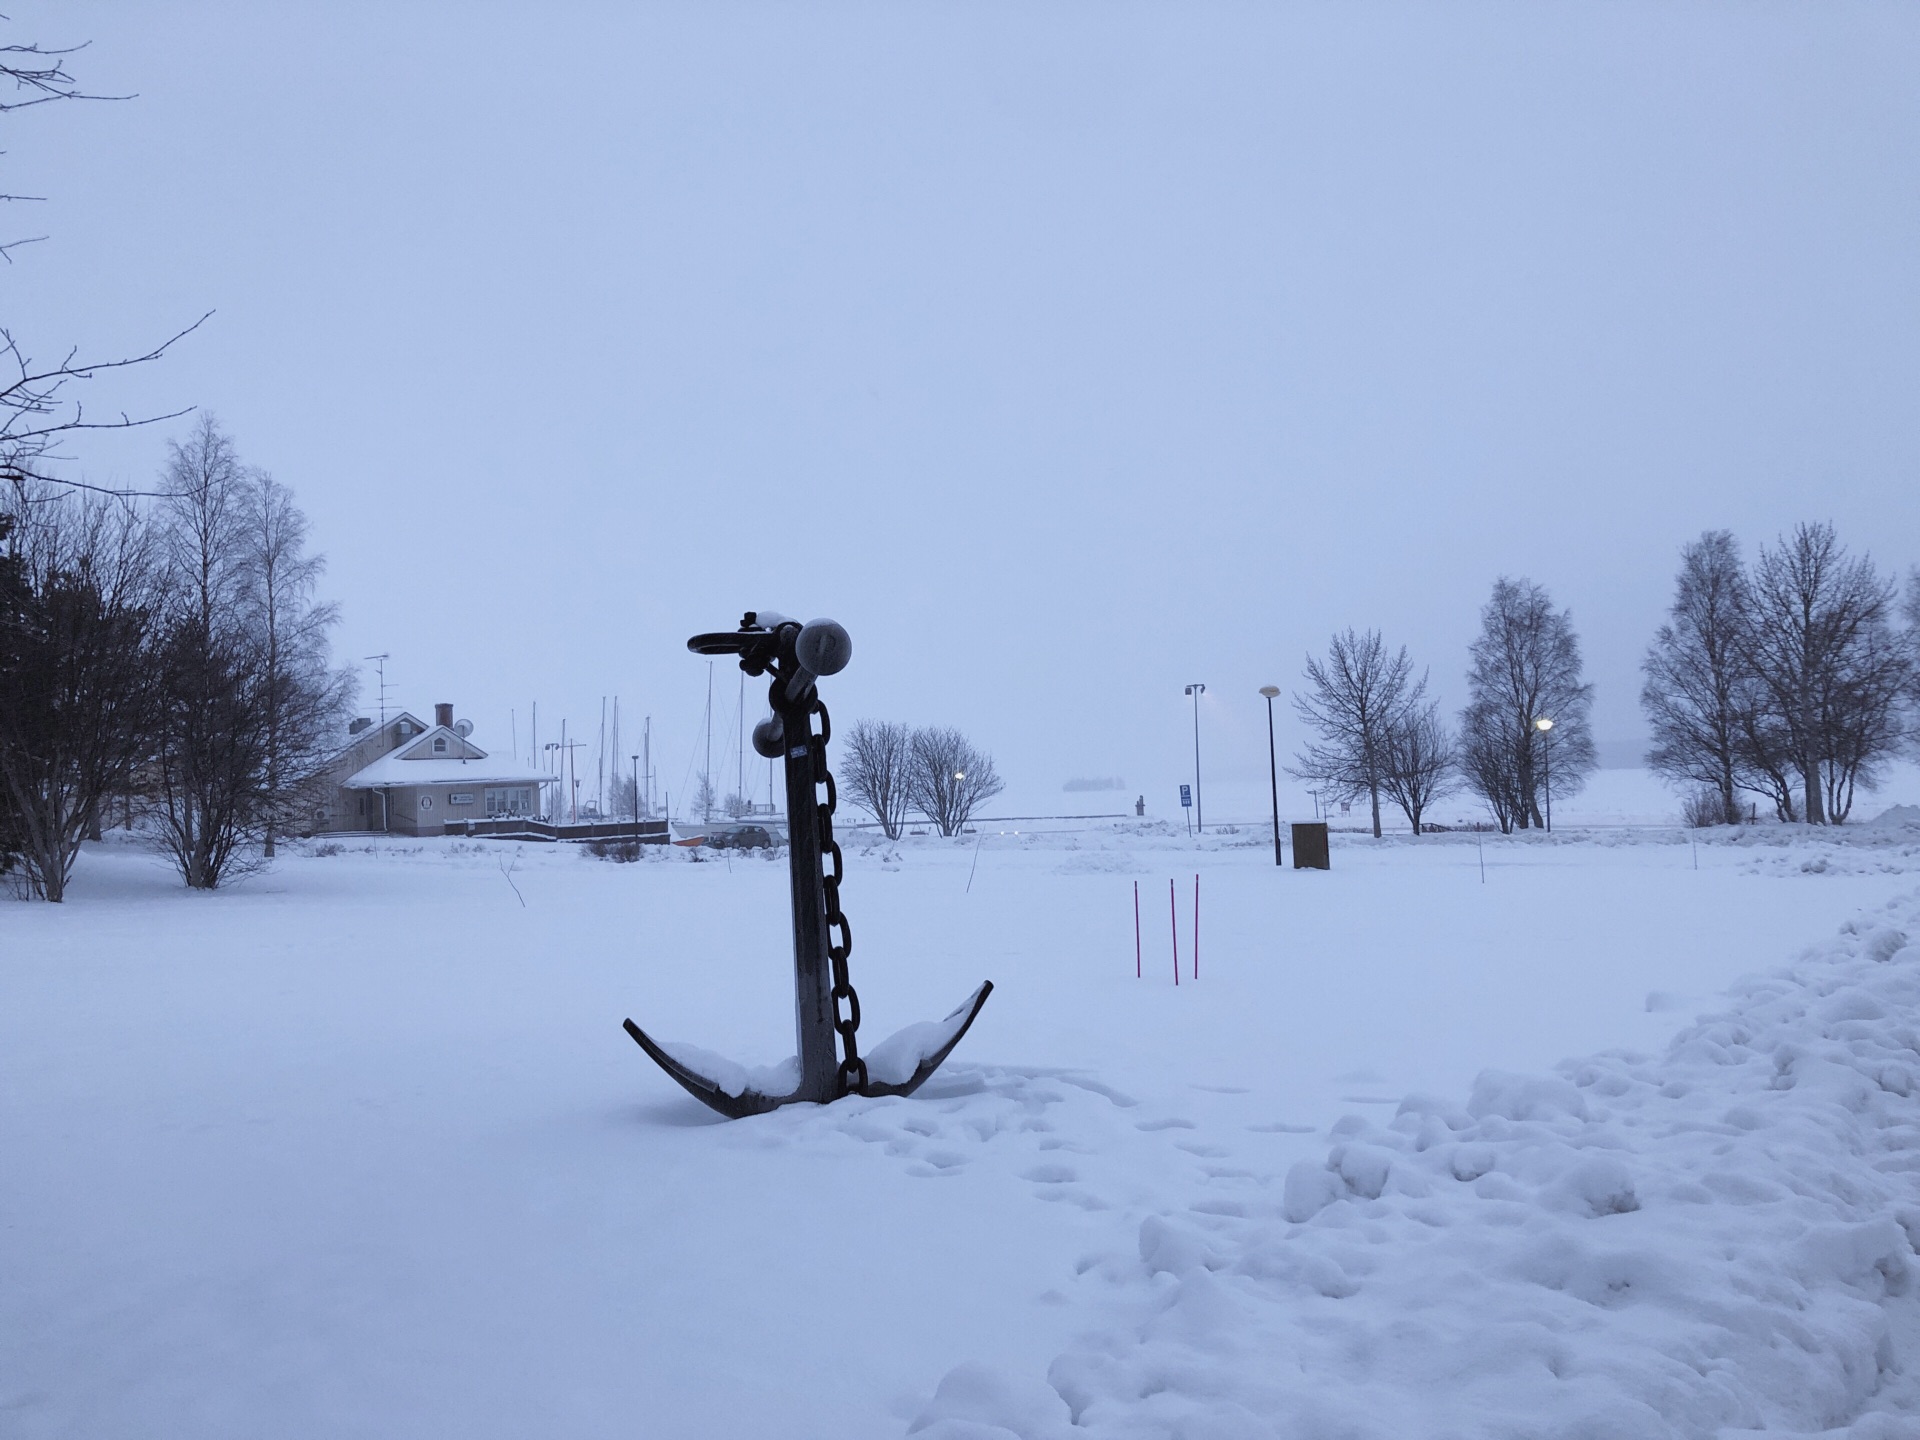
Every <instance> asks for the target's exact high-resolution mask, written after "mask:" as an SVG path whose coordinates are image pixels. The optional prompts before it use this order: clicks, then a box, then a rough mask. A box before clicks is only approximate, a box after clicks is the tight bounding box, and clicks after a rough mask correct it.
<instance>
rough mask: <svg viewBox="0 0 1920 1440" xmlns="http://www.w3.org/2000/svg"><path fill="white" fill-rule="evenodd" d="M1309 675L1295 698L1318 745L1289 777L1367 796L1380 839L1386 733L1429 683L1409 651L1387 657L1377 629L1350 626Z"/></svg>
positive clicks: (1344, 794) (1343, 794)
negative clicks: (1416, 669)
mask: <svg viewBox="0 0 1920 1440" xmlns="http://www.w3.org/2000/svg"><path fill="white" fill-rule="evenodd" d="M1306 677H1307V683H1308V685H1309V686H1310V687H1311V688H1310V689H1309V690H1308V691H1307V692H1306V693H1304V694H1301V693H1296V694H1295V695H1294V697H1293V708H1294V709H1295V710H1296V711H1297V712H1298V713H1299V715H1300V718H1301V719H1302V720H1304V721H1306V722H1307V724H1308V725H1309V726H1311V727H1312V728H1313V731H1314V733H1315V734H1316V735H1317V736H1319V739H1318V741H1317V742H1315V743H1312V744H1309V745H1308V746H1307V748H1306V749H1305V750H1303V751H1301V752H1300V754H1299V755H1298V756H1296V757H1295V763H1294V764H1293V765H1290V766H1288V767H1287V773H1288V774H1290V775H1292V776H1294V777H1295V778H1296V779H1300V780H1314V781H1318V782H1319V783H1320V784H1321V785H1323V786H1326V787H1328V788H1330V789H1331V790H1332V791H1333V792H1334V794H1335V797H1336V798H1338V799H1343V800H1344V799H1351V798H1354V797H1357V796H1360V795H1365V796H1366V797H1367V799H1368V801H1369V802H1370V803H1371V805H1372V810H1373V833H1374V835H1375V837H1376V838H1377V837H1378V836H1379V834H1380V791H1381V789H1382V788H1383V786H1384V785H1385V781H1386V775H1385V767H1386V747H1387V735H1388V732H1389V731H1390V730H1391V729H1392V728H1393V726H1394V725H1396V724H1398V723H1399V722H1400V721H1401V720H1402V719H1404V718H1405V715H1406V713H1407V712H1408V711H1409V710H1410V709H1412V708H1414V707H1416V706H1418V705H1419V704H1420V703H1421V701H1422V700H1423V699H1424V698H1425V695H1426V689H1427V680H1426V677H1425V676H1424V675H1423V676H1421V677H1420V679H1418V680H1415V679H1413V661H1412V660H1410V659H1409V658H1408V657H1407V650H1406V647H1405V646H1404V645H1403V646H1401V647H1400V650H1399V651H1398V653H1396V654H1388V653H1387V647H1386V642H1385V641H1384V640H1382V639H1381V638H1380V632H1379V631H1378V630H1369V631H1367V632H1366V633H1365V634H1361V633H1359V632H1358V631H1356V630H1354V629H1352V628H1351V627H1349V628H1348V629H1347V630H1345V631H1344V632H1342V633H1340V634H1336V635H1335V636H1334V637H1333V639H1332V641H1331V643H1330V644H1329V645H1328V647H1327V658H1326V660H1325V661H1324V662H1323V661H1321V660H1319V659H1317V658H1315V657H1314V656H1312V655H1309V656H1308V657H1307V668H1306Z"/></svg>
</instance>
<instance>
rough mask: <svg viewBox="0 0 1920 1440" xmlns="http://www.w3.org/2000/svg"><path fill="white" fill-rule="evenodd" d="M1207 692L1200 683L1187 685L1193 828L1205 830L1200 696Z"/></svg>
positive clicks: (1205, 811)
mask: <svg viewBox="0 0 1920 1440" xmlns="http://www.w3.org/2000/svg"><path fill="white" fill-rule="evenodd" d="M1206 693H1207V687H1206V686H1204V685H1201V684H1199V683H1197V682H1196V683H1195V684H1192V685H1189V686H1187V694H1189V695H1191V696H1192V697H1193V828H1194V829H1195V830H1199V831H1204V830H1205V829H1206V828H1207V809H1206V806H1204V805H1203V804H1201V803H1200V697H1201V696H1202V695H1204V694H1206Z"/></svg>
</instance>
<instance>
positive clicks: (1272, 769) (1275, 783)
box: [1260, 685, 1280, 865]
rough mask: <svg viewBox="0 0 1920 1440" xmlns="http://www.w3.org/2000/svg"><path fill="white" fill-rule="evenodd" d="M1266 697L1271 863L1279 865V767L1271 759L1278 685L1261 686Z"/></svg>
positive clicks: (1272, 758) (1278, 691)
mask: <svg viewBox="0 0 1920 1440" xmlns="http://www.w3.org/2000/svg"><path fill="white" fill-rule="evenodd" d="M1260 693H1261V694H1262V695H1264V696H1266V697H1267V781H1268V783H1269V784H1270V785H1271V786H1272V787H1273V863H1274V864H1276V865H1278V864H1279V863H1280V767H1279V764H1278V762H1277V761H1275V759H1274V757H1273V701H1274V697H1275V696H1277V695H1278V694H1279V693H1280V687H1279V686H1278V685H1262V686H1261V687H1260Z"/></svg>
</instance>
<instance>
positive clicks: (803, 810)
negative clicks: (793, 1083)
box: [771, 680, 840, 1104]
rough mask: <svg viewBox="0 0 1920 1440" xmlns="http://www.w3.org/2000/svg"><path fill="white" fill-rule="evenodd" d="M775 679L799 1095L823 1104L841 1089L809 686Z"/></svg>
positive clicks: (773, 696)
mask: <svg viewBox="0 0 1920 1440" xmlns="http://www.w3.org/2000/svg"><path fill="white" fill-rule="evenodd" d="M787 688H788V687H787V686H786V685H785V684H784V683H783V682H781V681H779V680H775V681H774V683H773V686H772V691H773V694H772V697H771V698H772V700H773V703H774V708H775V709H776V710H777V711H778V712H779V714H780V719H781V724H782V727H783V728H784V730H785V733H786V777H787V870H788V877H789V882H790V884H791V886H792V890H793V1018H794V1028H795V1032H796V1040H797V1053H798V1054H799V1056H800V1089H799V1092H798V1094H797V1095H796V1096H795V1098H796V1099H802V1100H815V1101H818V1102H820V1103H821V1104H825V1103H826V1102H827V1101H829V1100H835V1099H838V1098H839V1095H840V1056H839V1050H838V1048H837V1045H836V1036H835V1034H834V1029H833V995H832V990H833V970H832V966H831V963H830V962H829V960H828V958H827V898H826V885H825V870H824V868H823V862H822V858H821V853H820V799H819V789H818V787H817V785H816V784H815V782H814V778H813V775H814V760H813V745H814V739H813V734H812V728H813V727H812V724H811V719H810V709H811V706H812V703H813V690H812V687H811V686H809V687H807V689H806V690H805V691H803V692H802V694H801V695H800V696H799V697H798V699H797V700H796V699H793V698H790V697H789V696H788V695H787V694H786V693H785V692H786V690H787Z"/></svg>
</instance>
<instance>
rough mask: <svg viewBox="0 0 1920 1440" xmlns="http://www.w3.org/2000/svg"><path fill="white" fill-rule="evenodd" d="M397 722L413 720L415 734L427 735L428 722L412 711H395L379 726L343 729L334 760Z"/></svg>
mask: <svg viewBox="0 0 1920 1440" xmlns="http://www.w3.org/2000/svg"><path fill="white" fill-rule="evenodd" d="M396 720H411V721H412V722H413V733H414V734H415V735H421V734H425V733H426V730H427V722H426V721H424V720H422V719H421V718H420V717H419V716H418V715H416V714H414V713H413V712H412V711H411V710H399V711H395V712H394V713H393V714H392V715H389V716H388V717H387V718H386V719H385V720H382V721H380V722H379V723H377V724H368V725H363V726H362V727H361V728H360V729H358V730H354V729H352V728H350V726H349V727H343V728H342V729H341V731H340V733H339V734H338V735H336V736H335V737H334V739H335V741H336V748H335V750H334V752H333V758H334V759H335V760H338V759H339V758H340V757H341V756H342V755H344V754H346V753H347V752H348V751H349V750H351V749H353V747H354V746H356V745H359V744H361V743H362V742H363V741H365V740H367V739H369V738H371V737H372V736H375V735H378V734H379V733H380V732H381V731H382V730H384V729H386V728H387V727H388V726H389V725H392V724H393V723H394V721H396ZM401 743H402V744H405V743H406V742H405V741H402V742H401Z"/></svg>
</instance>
